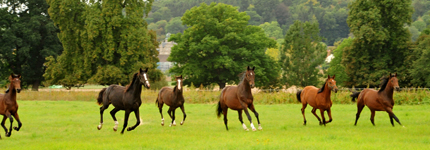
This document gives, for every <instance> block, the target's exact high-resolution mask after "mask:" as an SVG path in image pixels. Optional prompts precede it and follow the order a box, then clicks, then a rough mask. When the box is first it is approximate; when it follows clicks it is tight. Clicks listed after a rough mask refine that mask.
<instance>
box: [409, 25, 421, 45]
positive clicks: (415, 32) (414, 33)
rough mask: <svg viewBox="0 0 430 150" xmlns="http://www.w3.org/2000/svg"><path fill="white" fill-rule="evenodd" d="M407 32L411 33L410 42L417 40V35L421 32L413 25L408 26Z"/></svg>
mask: <svg viewBox="0 0 430 150" xmlns="http://www.w3.org/2000/svg"><path fill="white" fill-rule="evenodd" d="M409 32H410V33H411V40H412V42H415V41H417V39H418V37H419V36H420V34H421V32H420V31H419V30H418V29H417V28H416V27H415V26H410V27H409Z"/></svg>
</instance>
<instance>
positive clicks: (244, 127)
mask: <svg viewBox="0 0 430 150" xmlns="http://www.w3.org/2000/svg"><path fill="white" fill-rule="evenodd" d="M242 127H243V129H244V130H245V131H248V128H247V127H246V125H245V124H244V123H242Z"/></svg>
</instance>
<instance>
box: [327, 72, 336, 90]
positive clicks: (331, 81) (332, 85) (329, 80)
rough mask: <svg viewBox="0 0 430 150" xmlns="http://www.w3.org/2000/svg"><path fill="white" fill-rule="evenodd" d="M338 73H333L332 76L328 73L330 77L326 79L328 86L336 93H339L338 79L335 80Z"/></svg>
mask: <svg viewBox="0 0 430 150" xmlns="http://www.w3.org/2000/svg"><path fill="white" fill-rule="evenodd" d="M335 76H336V75H333V76H332V77H330V75H328V78H327V80H326V83H327V86H328V87H329V88H330V90H332V91H334V92H335V93H337V90H338V89H337V86H336V80H334V78H335Z"/></svg>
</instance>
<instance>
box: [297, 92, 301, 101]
mask: <svg viewBox="0 0 430 150" xmlns="http://www.w3.org/2000/svg"><path fill="white" fill-rule="evenodd" d="M300 94H302V90H299V91H297V94H296V96H297V100H298V101H299V102H302V100H301V99H300Z"/></svg>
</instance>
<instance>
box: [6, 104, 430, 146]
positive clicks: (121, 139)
mask: <svg viewBox="0 0 430 150" xmlns="http://www.w3.org/2000/svg"><path fill="white" fill-rule="evenodd" d="M18 103H19V105H20V108H19V115H20V117H21V121H22V122H23V127H22V128H21V131H18V132H17V131H13V132H12V136H11V137H5V136H4V131H3V130H1V132H0V133H1V135H2V138H3V139H2V140H0V143H1V145H0V147H1V149H2V150H4V149H115V150H116V149H379V150H380V149H401V150H404V149H414V150H415V149H427V148H428V147H429V145H430V127H429V124H430V117H428V116H430V111H429V110H430V105H402V106H395V107H394V113H395V114H396V115H397V117H398V118H399V119H400V121H401V122H402V123H403V125H404V126H405V127H402V126H400V125H398V124H395V125H396V126H395V127H392V126H391V124H390V122H389V118H388V115H387V113H385V112H377V113H376V117H375V123H376V126H372V125H371V123H370V121H369V118H370V112H369V110H368V109H367V108H365V109H364V110H363V113H362V116H361V118H360V120H359V122H358V125H357V126H354V125H353V123H354V120H355V113H356V106H355V105H351V104H337V105H334V106H333V107H332V113H333V119H334V120H333V122H332V123H329V124H327V126H325V127H324V126H320V125H318V121H317V119H316V118H315V117H314V116H313V115H312V114H311V113H310V111H311V109H310V108H309V107H308V108H307V110H306V116H307V120H308V125H307V126H303V125H302V123H303V118H302V115H301V113H300V108H301V105H300V104H276V105H261V104H259V105H256V109H257V111H258V112H259V113H260V120H261V122H262V126H263V131H256V132H252V131H244V130H243V129H242V126H241V125H240V123H239V121H238V119H237V113H236V112H235V111H231V110H229V115H228V119H229V128H230V131H226V130H225V127H224V124H223V121H222V119H221V118H220V119H218V118H216V115H215V108H216V107H215V104H186V105H185V110H186V112H187V115H188V117H187V120H186V121H185V124H184V125H183V126H180V125H178V126H176V127H169V126H168V123H167V122H169V121H170V118H168V117H167V116H168V115H167V113H166V111H167V109H166V106H165V107H164V110H163V111H164V115H165V117H166V124H167V126H161V125H160V121H161V120H160V115H159V113H158V109H157V108H156V106H155V104H153V103H144V104H143V105H142V106H141V108H140V111H141V112H140V114H141V116H142V119H143V123H144V124H143V125H141V126H139V127H137V128H136V130H134V131H130V132H127V131H126V132H125V133H124V134H123V135H121V134H120V133H119V132H114V131H113V130H112V127H113V126H114V123H113V121H112V118H111V117H110V115H109V111H110V110H111V109H112V106H111V107H110V108H109V109H108V110H107V111H105V114H104V119H105V123H104V126H103V128H102V129H101V130H100V131H99V130H97V125H98V123H99V120H100V119H99V117H100V115H99V106H98V105H96V103H95V101H91V102H89V101H21V100H20V101H18ZM176 112H177V113H176V114H177V118H178V120H177V122H178V123H179V122H180V120H182V113H181V112H180V110H177V111H176ZM252 116H253V120H254V122H255V124H256V119H255V117H254V115H253V114H252ZM117 118H118V119H119V122H120V126H119V129H122V124H123V118H124V112H123V111H120V112H119V113H117ZM135 122H136V120H135V118H134V115H132V117H131V119H130V122H129V125H130V124H134V123H135ZM245 123H246V124H247V126H248V128H249V122H248V121H245ZM6 125H7V126H9V121H7V123H6ZM14 126H16V121H15V122H14Z"/></svg>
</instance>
